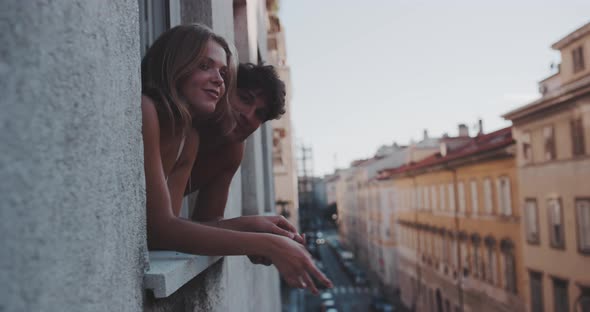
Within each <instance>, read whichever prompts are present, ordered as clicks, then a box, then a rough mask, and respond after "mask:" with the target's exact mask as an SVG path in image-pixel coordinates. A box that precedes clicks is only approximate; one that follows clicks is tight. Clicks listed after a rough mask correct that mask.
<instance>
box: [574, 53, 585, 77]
mask: <svg viewBox="0 0 590 312" xmlns="http://www.w3.org/2000/svg"><path fill="white" fill-rule="evenodd" d="M572 59H573V61H574V62H573V65H574V74H575V73H577V72H580V71H582V70H584V68H585V66H584V47H583V46H579V47H577V48H575V49H573V50H572Z"/></svg>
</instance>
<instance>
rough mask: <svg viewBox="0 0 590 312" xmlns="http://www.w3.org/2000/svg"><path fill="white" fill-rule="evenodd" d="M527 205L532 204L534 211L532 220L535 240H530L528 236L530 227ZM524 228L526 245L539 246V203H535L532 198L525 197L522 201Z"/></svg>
mask: <svg viewBox="0 0 590 312" xmlns="http://www.w3.org/2000/svg"><path fill="white" fill-rule="evenodd" d="M528 203H534V207H533V208H534V211H535V218H534V222H535V230H536V231H535V232H536V235H537V236H536V239H531V237H530V236H529V226H530V223H529V221H530V219H529V206H528V205H527V204H528ZM524 213H525V215H524V221H525V223H524V226H525V229H524V230H525V236H526V240H527V243H529V244H530V245H539V244H541V233H540V228H539V203H538V201H537V199H536V198H534V197H527V198H525V200H524Z"/></svg>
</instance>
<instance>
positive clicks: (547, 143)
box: [543, 125, 557, 161]
mask: <svg viewBox="0 0 590 312" xmlns="http://www.w3.org/2000/svg"><path fill="white" fill-rule="evenodd" d="M548 130H551V136H550V137H549V134H548ZM543 146H544V150H543V151H544V160H545V161H553V160H556V159H557V150H556V146H555V126H554V125H546V126H544V127H543Z"/></svg>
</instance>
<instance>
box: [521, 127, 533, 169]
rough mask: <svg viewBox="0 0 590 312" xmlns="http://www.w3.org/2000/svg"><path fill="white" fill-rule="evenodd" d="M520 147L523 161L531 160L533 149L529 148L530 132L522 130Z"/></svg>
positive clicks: (528, 161)
mask: <svg viewBox="0 0 590 312" xmlns="http://www.w3.org/2000/svg"><path fill="white" fill-rule="evenodd" d="M520 142H521V147H522V159H523V160H524V163H530V162H532V161H533V149H532V148H531V133H530V132H524V133H523V134H522V136H521V137H520Z"/></svg>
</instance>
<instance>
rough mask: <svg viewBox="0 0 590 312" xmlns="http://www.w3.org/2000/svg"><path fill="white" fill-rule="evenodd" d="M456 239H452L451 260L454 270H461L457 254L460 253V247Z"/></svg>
mask: <svg viewBox="0 0 590 312" xmlns="http://www.w3.org/2000/svg"><path fill="white" fill-rule="evenodd" d="M458 243H459V242H458V241H457V239H456V238H451V253H452V255H451V260H452V264H453V268H454V269H456V270H458V269H459V257H458V256H457V254H458V253H459V245H458Z"/></svg>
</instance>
